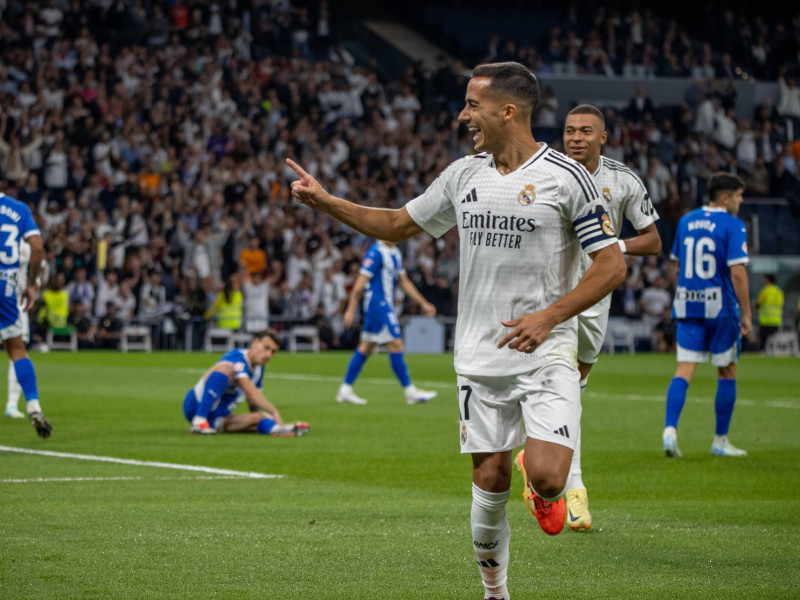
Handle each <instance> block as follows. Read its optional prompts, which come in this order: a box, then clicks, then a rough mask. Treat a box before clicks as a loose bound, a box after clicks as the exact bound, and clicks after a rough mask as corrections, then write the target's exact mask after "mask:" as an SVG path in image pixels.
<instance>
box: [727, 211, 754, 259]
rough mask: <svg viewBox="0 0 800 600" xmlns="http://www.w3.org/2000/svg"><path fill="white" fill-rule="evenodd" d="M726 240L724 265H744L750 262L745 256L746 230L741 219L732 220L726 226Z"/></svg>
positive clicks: (746, 255) (747, 256)
mask: <svg viewBox="0 0 800 600" xmlns="http://www.w3.org/2000/svg"><path fill="white" fill-rule="evenodd" d="M727 237H728V239H727V247H726V254H725V258H726V263H727V265H728V266H729V267H730V266H732V265H746V264H747V263H748V262H749V261H750V257H749V255H748V254H747V229H745V226H744V223H743V222H742V220H741V219H732V220H731V224H730V225H729V226H728V236H727Z"/></svg>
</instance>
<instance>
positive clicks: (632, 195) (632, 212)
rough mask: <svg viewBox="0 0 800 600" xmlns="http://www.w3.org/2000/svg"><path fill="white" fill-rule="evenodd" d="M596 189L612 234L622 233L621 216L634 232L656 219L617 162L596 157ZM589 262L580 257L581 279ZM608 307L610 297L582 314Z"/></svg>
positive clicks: (638, 184)
mask: <svg viewBox="0 0 800 600" xmlns="http://www.w3.org/2000/svg"><path fill="white" fill-rule="evenodd" d="M592 176H593V177H594V180H595V182H596V183H597V187H599V188H600V192H601V194H602V195H603V200H604V201H605V205H606V211H607V212H608V216H609V217H611V223H612V224H613V225H614V231H616V232H617V234H619V232H620V231H621V230H622V217H623V215H625V217H627V218H628V220H629V221H630V222H631V224H632V225H633V227H634V229H636V231H639V230H641V229H644V228H645V227H647V226H648V225H650V224H651V223H654V222H655V221H656V220H657V219H658V214H656V210H655V208H653V203H652V202H651V201H650V196H649V195H648V193H647V188H645V187H644V184H643V183H642V180H641V179H639V176H638V175H636V173H634V172H633V171H631V170H630V169H629V168H628V167H626V166H625V165H624V164H622V163H621V162H618V161H616V160H613V159H610V158H607V157H605V156H601V157H600V164H599V165H598V166H597V170H596V171H595V172H594V173H592ZM591 264H592V259H591V258H589V256H588V255H584V256H583V257H582V258H581V270H580V275H581V276H582V275H583V274H584V273H585V272H586V270H587V269H588V268H589V266H590V265H591ZM610 307H611V294H609V295H608V296H606V297H605V298H603V299H602V300H600V302H598V303H597V304H595V305H594V306H592V307H591V308H589V309H587V310H586V311H584V312H583V314H584V315H587V316H596V315H600V314H603V313H604V312H606V311H607V310H608V309H609V308H610Z"/></svg>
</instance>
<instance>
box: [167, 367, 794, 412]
mask: <svg viewBox="0 0 800 600" xmlns="http://www.w3.org/2000/svg"><path fill="white" fill-rule="evenodd" d="M179 370H180V371H182V372H184V373H192V374H197V375H202V374H203V373H205V369H192V368H186V369H179ZM264 378H265V379H284V380H288V381H317V382H320V383H341V382H342V378H341V377H339V376H331V375H313V374H310V373H270V372H269V371H267V372H266V373H264ZM359 381H361V382H364V383H371V384H378V385H395V386H396V385H399V384H398V383H397V379H391V378H387V377H361V378H359ZM415 383H416V384H417V385H419V386H420V387H423V388H426V387H430V388H439V389H451V390H453V394H454V396H455V391H456V383H455V381H453V382H452V383H445V382H442V381H416V382H415ZM667 386H669V381H665V384H664V394H663V395H645V394H623V393H619V394H605V393H597V392H593V391H591V387H590V388H589V389H588V390H586V393H585V395H584V398H585V399H587V400H594V399H597V400H625V401H630V402H666V398H667ZM710 400H713V397H711V398H710ZM707 401H708V399H705V398H702V399H701V398H687V402H707ZM736 404H737V405H739V406H768V407H770V408H793V409H800V402H795V401H792V400H789V399H786V398H764V399H762V400H751V399H748V398H737V399H736Z"/></svg>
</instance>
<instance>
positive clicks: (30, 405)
mask: <svg viewBox="0 0 800 600" xmlns="http://www.w3.org/2000/svg"><path fill="white" fill-rule="evenodd" d="M25 408H26V409H27V410H28V414H29V415H32V414H33V413H35V412H42V407H41V406H39V401H38V400H31V401H29V402H27V403H26V405H25Z"/></svg>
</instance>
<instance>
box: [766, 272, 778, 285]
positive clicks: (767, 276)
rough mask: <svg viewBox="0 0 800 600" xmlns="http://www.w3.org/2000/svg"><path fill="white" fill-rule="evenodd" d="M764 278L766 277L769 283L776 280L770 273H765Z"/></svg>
mask: <svg viewBox="0 0 800 600" xmlns="http://www.w3.org/2000/svg"><path fill="white" fill-rule="evenodd" d="M764 279H766V280H767V281H769V282H770V283H775V281H776V279H775V275H773V274H772V273H767V274H766V275H764Z"/></svg>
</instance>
